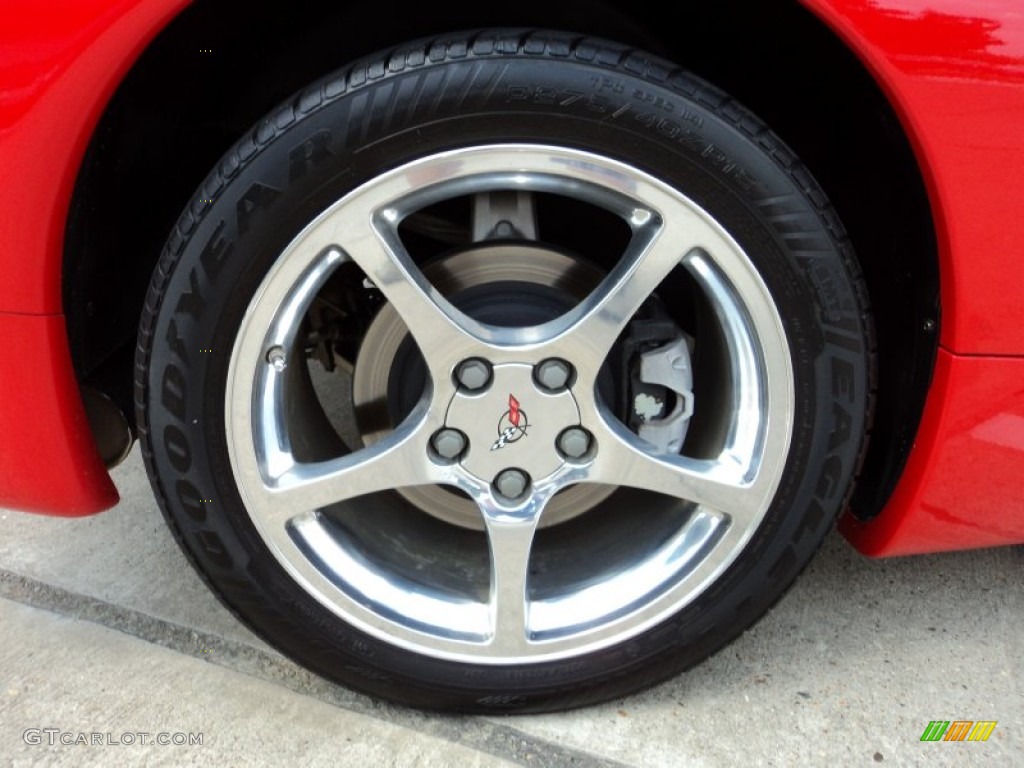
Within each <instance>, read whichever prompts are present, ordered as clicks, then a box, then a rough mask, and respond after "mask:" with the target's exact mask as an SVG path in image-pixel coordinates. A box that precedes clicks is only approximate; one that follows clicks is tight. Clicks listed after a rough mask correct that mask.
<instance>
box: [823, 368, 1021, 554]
mask: <svg viewBox="0 0 1024 768" xmlns="http://www.w3.org/2000/svg"><path fill="white" fill-rule="evenodd" d="M840 529H841V530H842V532H843V534H844V535H845V536H846V537H847V538H848V539H850V541H852V542H853V543H854V545H856V547H857V548H858V549H860V550H861V551H862V552H864V553H865V554H869V555H909V554H914V553H919V552H938V551H942V550H953V549H965V548H968V547H987V546H997V545H1001V544H1016V543H1020V542H1024V359H1019V358H1009V357H957V356H955V355H952V354H950V353H948V352H945V351H941V352H940V353H939V357H938V360H937V364H936V368H935V382H934V386H933V388H932V397H930V398H929V400H928V405H927V407H926V409H925V419H924V424H923V425H922V428H921V431H920V433H919V434H918V441H917V445H916V446H915V449H914V452H913V453H912V454H911V457H910V461H909V463H908V464H907V468H906V471H905V472H904V475H903V479H902V480H901V481H900V484H899V486H898V487H897V488H896V492H895V494H894V495H893V497H892V499H891V500H890V502H889V504H888V506H887V507H886V508H885V510H883V512H882V514H881V515H879V517H878V518H877V519H875V520H873V521H872V522H871V523H869V524H866V525H865V524H862V523H858V522H857V521H856V520H854V519H853V518H852V517H851V516H847V517H845V518H844V519H843V521H842V524H841V526H840Z"/></svg>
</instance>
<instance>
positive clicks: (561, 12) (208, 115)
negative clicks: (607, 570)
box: [63, 0, 939, 518]
mask: <svg viewBox="0 0 1024 768" xmlns="http://www.w3.org/2000/svg"><path fill="white" fill-rule="evenodd" d="M685 4H686V5H692V7H693V13H692V14H690V15H691V18H692V23H691V24H690V25H687V26H686V27H685V28H682V29H672V30H666V29H665V28H664V25H659V24H658V21H657V20H658V18H659V13H658V11H657V10H656V8H657V6H656V5H655V4H654V3H653V2H647V1H645V2H641V3H636V4H629V5H627V4H626V3H624V2H618V0H610V2H607V3H604V4H603V5H602V6H596V5H595V4H594V3H587V2H582V1H579V2H572V3H565V4H555V5H554V6H552V5H551V4H550V3H543V2H540V1H539V0H537V1H534V0H529V2H526V3H521V4H517V5H516V7H515V8H514V9H505V8H488V7H482V6H480V4H475V3H470V2H456V3H451V4H445V6H444V7H443V9H442V10H440V11H439V10H438V9H436V8H430V9H427V8H425V7H423V6H422V5H421V4H414V3H405V2H403V3H400V4H399V6H398V9H397V10H400V11H401V12H395V13H389V14H387V16H386V17H384V15H383V14H379V13H376V12H375V10H374V9H369V8H368V7H367V6H358V5H356V4H351V5H347V6H344V7H339V6H338V5H337V4H334V5H332V6H330V7H331V8H332V9H333V10H331V11H330V12H326V11H325V8H326V7H327V6H326V5H325V4H320V3H316V2H311V1H309V0H305V1H304V0H299V1H298V2H295V3H291V4H289V5H288V10H287V11H276V10H274V9H273V8H268V7H264V6H253V5H252V4H249V3H243V2H237V1H236V0H230V1H229V2H223V3H210V4H195V5H193V6H191V7H189V8H187V9H186V10H185V11H184V12H182V13H181V14H180V15H179V16H178V17H177V18H176V19H175V20H174V21H172V22H171V23H170V24H169V25H168V26H167V27H166V28H165V29H164V31H163V32H162V33H161V34H160V35H159V36H158V37H157V38H156V39H155V40H154V41H153V42H152V43H151V44H150V46H149V47H148V49H147V50H146V52H145V53H144V54H143V55H142V56H141V57H140V58H139V59H138V61H137V62H136V64H135V65H134V67H133V69H132V70H131V71H130V72H129V74H128V76H127V77H126V78H125V79H124V80H123V82H122V84H121V86H120V88H119V90H118V92H117V93H116V94H115V96H114V98H113V99H112V100H111V101H110V103H109V104H108V106H107V109H106V111H105V112H104V114H103V117H102V118H101V120H100V123H99V125H98V127H97V129H96V131H95V133H94V135H93V138H92V141H91V143H90V146H89V149H88V151H87V153H86V157H85V160H84V162H83V163H82V166H81V169H80V172H79V175H78V179H77V182H76V185H75V191H74V196H73V200H72V205H71V207H70V213H69V217H68V221H67V230H66V237H65V246H64V264H63V276H64V281H63V286H64V289H63V305H64V311H65V314H66V318H67V329H68V337H69V340H70V345H71V351H72V357H73V362H74V366H75V371H76V375H77V376H78V378H79V381H80V382H81V383H83V384H88V385H90V386H92V387H94V388H96V389H99V390H101V391H103V392H105V393H107V394H109V395H110V396H111V397H112V398H114V400H115V402H117V403H118V404H119V405H120V406H121V408H122V409H123V410H124V411H125V412H128V413H130V412H131V408H132V397H131V378H132V377H131V365H132V362H131V361H132V350H133V347H134V340H135V332H136V326H137V322H138V317H139V314H140V310H141V306H142V302H143V298H144V295H145V290H146V286H147V284H148V281H149V277H150V274H151V272H152V269H153V266H154V265H155V263H156V261H157V258H158V256H159V254H160V250H161V247H162V244H163V241H164V240H165V239H166V237H167V234H168V232H169V231H170V229H171V227H172V226H173V224H174V221H175V220H176V218H177V216H178V214H179V213H180V211H181V208H182V207H183V205H185V204H186V203H187V201H188V200H189V198H190V196H191V195H192V194H193V192H194V189H195V187H196V185H197V184H198V183H199V182H200V181H201V180H202V179H203V177H204V176H205V174H206V172H207V170H208V169H209V168H210V167H212V166H213V164H214V163H215V162H216V160H217V159H218V158H219V157H220V155H221V154H222V153H223V152H224V151H225V150H226V149H227V148H228V147H230V146H231V144H232V143H233V142H234V141H235V140H236V139H237V137H238V136H239V135H241V134H242V133H243V132H244V131H246V130H247V129H248V128H249V127H250V126H251V125H252V124H253V123H254V122H256V120H258V119H259V118H260V117H261V116H262V115H263V114H265V113H266V112H268V111H269V110H270V109H271V108H273V106H274V105H275V104H277V103H278V102H279V101H280V100H281V99H283V98H285V97H286V96H287V95H289V94H290V93H292V92H294V91H295V90H298V88H300V87H301V86H303V85H304V84H306V83H307V82H308V81H310V80H313V79H315V78H316V77H318V76H320V75H322V74H324V73H325V72H327V71H329V70H330V69H332V68H335V67H338V66H341V65H343V64H344V63H346V62H347V61H349V60H351V59H352V58H356V57H358V56H362V55H367V54H369V53H372V52H373V51H374V50H378V49H380V48H383V47H387V46H388V45H392V44H396V43H399V42H403V41H404V40H407V39H409V38H413V37H420V36H424V35H429V34H431V33H435V32H437V33H440V32H445V31H449V30H451V29H457V28H467V27H475V26H512V25H515V26H524V25H530V26H546V27H559V28H565V29H572V30H573V31H579V32H581V33H587V34H595V35H599V36H603V37H607V38H613V39H618V40H620V41H622V42H625V43H628V44H633V45H636V46H638V47H641V48H645V49H648V50H650V51H652V52H654V53H657V54H660V55H662V56H665V57H667V58H669V59H671V60H673V61H675V62H677V63H679V64H681V65H683V66H685V67H687V68H688V69H690V70H692V71H694V72H695V73H697V74H698V75H701V76H703V77H705V78H706V79H708V80H710V81H712V82H714V83H715V84H716V85H717V86H719V87H720V88H722V89H724V90H726V91H727V92H729V93H730V94H732V95H733V96H735V97H736V98H737V99H738V100H739V101H741V102H743V103H744V104H745V105H746V106H748V107H749V108H751V109H752V110H753V111H754V112H755V113H757V114H758V115H759V116H760V117H761V118H762V119H763V120H765V122H766V123H767V124H769V125H770V126H772V128H773V130H774V131H775V132H776V133H778V134H779V135H780V136H781V137H782V138H783V139H784V140H785V141H787V142H788V143H789V144H790V145H791V146H792V147H793V149H794V150H795V152H796V154H797V155H798V156H799V157H800V158H801V159H802V160H803V161H804V162H805V163H806V164H807V165H808V167H809V168H810V169H811V171H812V172H813V173H814V174H815V176H816V177H817V178H818V180H819V182H820V183H821V184H822V186H823V187H824V188H825V190H826V192H827V193H828V194H829V196H830V197H831V199H832V201H833V203H834V204H835V205H836V208H837V210H838V211H839V214H840V217H841V218H842V219H843V221H844V223H845V225H846V227H847V229H848V231H849V233H850V236H851V238H852V240H853V243H854V246H855V248H856V249H857V252H858V255H859V258H860V260H861V263H862V266H863V269H864V272H865V276H866V278H867V282H868V286H869V290H870V293H871V299H872V302H873V304H874V307H875V313H876V321H877V325H878V327H879V329H880V333H879V350H878V351H879V382H878V385H879V397H878V400H877V410H876V413H875V430H874V440H873V442H872V447H871V448H870V450H869V452H868V454H867V458H866V462H865V466H864V472H863V479H864V482H862V484H861V485H860V490H859V491H858V492H857V494H856V495H855V497H854V499H853V506H854V509H855V510H856V512H857V514H858V516H860V517H862V518H869V517H871V516H873V515H874V514H876V513H877V512H878V511H879V510H880V509H881V507H882V505H883V504H884V503H885V501H886V499H887V498H888V496H889V495H890V493H891V491H892V488H893V487H894V486H895V483H896V481H897V480H898V478H899V475H900V471H901V469H902V467H903V464H904V462H905V461H906V458H907V455H908V453H909V450H910V446H911V444H912V442H913V439H914V435H915V433H916V430H917V426H918V422H919V420H920V414H921V411H922V409H923V405H924V399H925V395H926V393H927V389H928V384H929V381H930V378H931V371H932V366H933V360H934V355H935V350H936V345H937V339H938V334H937V333H936V332H935V331H934V326H933V327H932V329H930V330H928V329H925V327H924V323H923V320H924V319H931V320H932V322H933V323H934V322H937V319H938V279H939V270H938V259H937V255H936V243H935V226H934V222H933V218H932V210H931V207H930V205H929V201H928V197H927V192H926V188H925V183H924V180H923V178H922V173H921V169H920V168H919V165H918V162H917V160H916V159H915V157H914V153H913V151H912V149H911V144H910V141H909V140H908V137H907V135H906V133H905V131H904V128H903V127H902V126H901V124H900V121H899V119H898V117H897V115H896V112H895V111H894V109H893V107H892V105H891V104H890V103H889V101H888V100H887V98H886V97H885V96H884V94H883V92H882V90H881V89H880V88H879V86H878V84H877V83H876V81H875V79H874V78H873V76H872V75H871V74H870V73H869V72H868V70H867V69H866V68H865V66H864V64H862V62H861V61H860V60H859V59H858V58H857V57H856V56H855V55H854V53H853V52H852V51H851V50H850V49H849V48H848V47H847V45H846V44H845V43H844V42H842V41H840V39H839V38H838V37H837V36H836V35H835V34H834V33H833V32H832V31H831V29H830V28H829V27H827V26H826V25H825V23H823V22H822V21H820V20H819V18H817V17H816V16H815V15H813V14H812V13H811V12H809V11H808V10H807V9H805V8H801V7H799V6H796V5H795V4H792V3H788V2H782V1H781V0H779V1H778V2H768V3H762V4H758V7H757V8H756V9H751V8H750V7H749V6H748V5H747V4H744V3H742V2H739V1H738V0H735V1H730V2H725V3H719V4H714V5H713V7H710V8H709V7H708V5H707V4H704V3H697V2H692V3H690V2H689V1H688V0H687V3H685ZM808 5H820V3H808ZM768 24H771V25H773V29H774V30H777V34H773V35H772V36H766V35H764V34H763V30H764V29H765V28H766V25H768ZM311 36H312V37H311ZM723 40H726V41H727V44H726V45H723V44H722V41H723ZM781 51H785V55H778V54H779V52H781ZM807 61H813V62H814V63H815V66H814V67H807V66H801V64H802V63H803V62H807ZM243 72H244V73H246V76H245V79H244V83H245V84H244V85H243V86H242V87H240V88H239V87H232V85H233V84H236V83H237V81H238V79H239V73H243ZM141 126H145V129H144V130H140V127H141ZM866 189H870V190H872V192H873V193H872V194H870V195H869V194H864V190H866ZM143 192H145V194H143ZM908 297H909V300H908ZM908 360H910V361H913V364H911V365H908V364H907V361H908Z"/></svg>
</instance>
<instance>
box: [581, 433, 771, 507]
mask: <svg viewBox="0 0 1024 768" xmlns="http://www.w3.org/2000/svg"><path fill="white" fill-rule="evenodd" d="M597 440H598V443H599V445H600V449H599V451H598V453H597V456H596V458H595V461H594V465H593V466H592V467H591V468H590V471H589V472H588V477H587V479H588V480H589V481H591V482H606V483H615V484H618V485H625V486H629V487H631V488H639V489H642V490H646V491H654V492H655V493H663V494H665V495H667V496H672V497H675V498H679V499H686V500H687V501H691V502H693V503H695V504H699V505H701V506H702V507H704V508H705V509H707V510H708V511H710V512H714V513H718V514H724V515H728V517H729V518H730V520H731V521H732V522H734V523H737V524H739V525H741V526H743V525H746V524H748V523H750V522H752V521H754V520H755V519H756V517H757V515H758V514H759V512H760V511H761V506H762V503H763V501H764V496H765V488H764V485H765V483H764V478H765V475H764V473H758V472H756V471H755V472H753V473H752V472H750V471H749V468H748V467H746V466H744V462H742V461H740V460H738V459H734V457H733V456H732V455H731V454H729V453H724V454H723V455H721V456H719V457H718V458H717V459H693V458H688V457H686V456H678V455H675V454H668V453H657V452H656V451H655V450H654V447H653V446H646V447H645V445H646V444H645V443H644V442H643V441H642V440H640V439H639V438H638V437H637V436H636V435H634V434H633V433H631V432H629V431H628V430H626V429H625V427H621V428H620V427H618V426H617V425H613V424H610V423H606V425H605V428H604V429H603V430H600V431H599V432H598V437H597ZM751 474H753V478H750V477H749V475H751Z"/></svg>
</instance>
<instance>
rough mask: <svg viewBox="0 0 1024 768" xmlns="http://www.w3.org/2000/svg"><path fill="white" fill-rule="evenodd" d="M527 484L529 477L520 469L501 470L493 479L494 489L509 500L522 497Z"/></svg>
mask: <svg viewBox="0 0 1024 768" xmlns="http://www.w3.org/2000/svg"><path fill="white" fill-rule="evenodd" d="M529 484H530V478H529V476H528V475H527V474H526V473H525V472H523V470H521V469H503V470H502V471H501V472H499V473H498V476H497V477H495V478H494V489H495V490H496V491H497V492H498V493H499V494H501V495H502V496H504V497H505V498H506V499H509V500H514V499H518V498H519V497H520V496H522V495H523V493H525V492H526V487H527V486H528V485H529Z"/></svg>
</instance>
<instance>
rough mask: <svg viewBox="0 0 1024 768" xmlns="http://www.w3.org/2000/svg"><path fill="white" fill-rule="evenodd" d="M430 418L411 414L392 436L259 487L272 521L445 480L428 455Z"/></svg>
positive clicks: (446, 471)
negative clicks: (387, 491) (384, 491)
mask: <svg viewBox="0 0 1024 768" xmlns="http://www.w3.org/2000/svg"><path fill="white" fill-rule="evenodd" d="M430 433H431V426H430V420H429V418H427V417H426V416H424V415H423V414H422V413H421V414H420V415H419V418H416V414H414V415H413V416H411V417H410V418H409V419H407V420H406V422H405V423H404V424H403V425H401V426H399V428H398V429H396V430H395V431H394V432H392V433H391V434H389V435H388V436H387V437H385V438H384V439H383V440H380V441H379V442H377V443H374V444H373V445H371V446H369V447H367V448H363V449H362V450H359V451H356V452H355V453H351V454H348V455H346V456H341V457H338V458H334V459H330V460H327V461H319V462H313V463H307V464H298V463H295V464H292V465H291V466H290V467H289V468H288V469H287V470H285V471H284V472H282V473H281V474H279V475H278V476H277V477H276V478H274V479H273V480H272V481H271V482H269V483H266V484H265V485H264V492H265V493H266V494H267V496H268V497H269V499H268V501H269V504H268V505H267V506H268V507H270V508H271V509H272V510H273V515H274V517H276V518H278V519H279V520H282V521H283V520H287V519H289V518H291V517H293V516H295V515H298V514H301V513H303V512H310V511H313V510H316V509H321V508H323V507H327V506H330V505H331V504H337V503H338V502H341V501H347V500H349V499H354V498H356V497H358V496H364V495H366V494H369V493H375V492H377V491H383V490H388V489H392V488H402V487H408V486H413V485H429V484H432V483H441V482H449V481H450V480H451V477H450V475H451V469H450V468H449V467H446V466H443V465H439V464H436V463H435V462H433V461H432V460H431V459H430V458H429V455H428V452H427V444H428V440H429V436H430Z"/></svg>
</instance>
